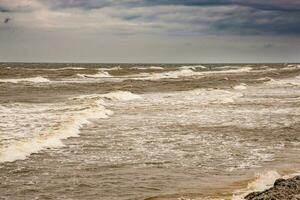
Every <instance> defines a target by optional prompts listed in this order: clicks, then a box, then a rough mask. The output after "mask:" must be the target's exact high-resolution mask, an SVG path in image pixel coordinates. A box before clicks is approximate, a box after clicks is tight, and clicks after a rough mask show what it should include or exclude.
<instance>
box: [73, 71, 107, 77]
mask: <svg viewBox="0 0 300 200" xmlns="http://www.w3.org/2000/svg"><path fill="white" fill-rule="evenodd" d="M77 76H79V77H81V78H109V77H112V76H111V75H110V74H109V73H108V72H105V71H99V72H98V73H96V74H77Z"/></svg>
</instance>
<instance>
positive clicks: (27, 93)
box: [0, 63, 300, 200]
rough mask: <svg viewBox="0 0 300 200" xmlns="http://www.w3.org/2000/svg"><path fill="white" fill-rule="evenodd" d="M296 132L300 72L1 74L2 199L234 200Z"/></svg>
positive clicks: (286, 159) (275, 174) (12, 69)
mask: <svg viewBox="0 0 300 200" xmlns="http://www.w3.org/2000/svg"><path fill="white" fill-rule="evenodd" d="M299 131H300V64H297V63H264V64H251V63H247V64H229V63H226V64H97V63H90V64H80V63H77V64H76V63H0V199H3V200H24V199H25V200H27V199H28V200H32V199H43V200H44V199H67V200H71V199H74V200H77V199H78V200H87V199H88V200H95V199H100V200H227V199H228V200H241V199H243V198H244V197H245V195H247V194H248V193H250V192H253V191H261V190H265V189H267V188H269V187H271V186H272V185H273V183H274V181H275V180H276V179H277V178H281V177H290V176H293V175H295V174H298V173H299V172H300V159H299V158H300V133H299Z"/></svg>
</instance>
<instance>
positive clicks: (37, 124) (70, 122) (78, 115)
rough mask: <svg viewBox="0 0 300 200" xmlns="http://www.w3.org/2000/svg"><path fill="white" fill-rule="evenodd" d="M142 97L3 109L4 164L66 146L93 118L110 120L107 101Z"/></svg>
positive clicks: (118, 95) (115, 95) (0, 155)
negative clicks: (68, 139)
mask: <svg viewBox="0 0 300 200" xmlns="http://www.w3.org/2000/svg"><path fill="white" fill-rule="evenodd" d="M139 98H141V97H140V96H139V95H135V94H133V93H130V92H126V91H117V92H111V93H107V94H100V95H96V94H95V95H85V96H79V97H74V98H71V99H69V100H67V101H66V102H63V103H58V104H40V105H31V104H13V105H6V106H0V118H1V119H2V121H1V122H0V131H1V133H2V134H1V137H2V139H4V140H2V141H1V142H2V143H0V145H1V147H0V162H12V161H15V160H23V159H26V158H27V157H28V156H29V155H31V154H32V153H38V152H40V151H41V150H43V149H46V148H58V147H61V146H63V145H64V144H63V141H62V140H64V139H67V138H69V137H78V136H79V134H80V129H81V128H82V127H83V126H84V125H87V124H88V123H90V122H89V120H90V119H100V118H107V117H109V116H110V115H112V114H113V112H112V111H111V110H109V109H107V108H106V107H105V102H106V101H129V100H134V99H139Z"/></svg>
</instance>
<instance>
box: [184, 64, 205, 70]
mask: <svg viewBox="0 0 300 200" xmlns="http://www.w3.org/2000/svg"><path fill="white" fill-rule="evenodd" d="M197 68H199V69H206V68H207V67H205V66H203V65H191V66H189V65H188V66H182V67H179V69H192V70H196V69H197Z"/></svg>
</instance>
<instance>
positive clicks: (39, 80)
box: [0, 76, 50, 83]
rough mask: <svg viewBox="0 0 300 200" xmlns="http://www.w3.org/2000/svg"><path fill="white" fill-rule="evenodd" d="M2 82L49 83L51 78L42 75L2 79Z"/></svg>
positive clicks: (0, 80)
mask: <svg viewBox="0 0 300 200" xmlns="http://www.w3.org/2000/svg"><path fill="white" fill-rule="evenodd" d="M0 82H2V83H20V82H32V83H49V82H50V80H49V79H47V78H44V77H41V76H37V77H33V78H18V79H0Z"/></svg>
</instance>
